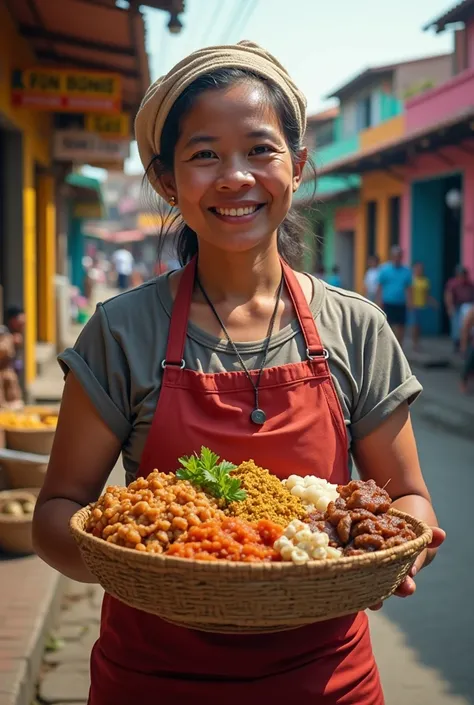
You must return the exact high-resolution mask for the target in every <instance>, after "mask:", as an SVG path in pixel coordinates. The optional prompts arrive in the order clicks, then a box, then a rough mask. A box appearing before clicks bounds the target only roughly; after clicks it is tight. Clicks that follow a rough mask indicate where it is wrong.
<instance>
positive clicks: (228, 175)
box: [216, 163, 255, 191]
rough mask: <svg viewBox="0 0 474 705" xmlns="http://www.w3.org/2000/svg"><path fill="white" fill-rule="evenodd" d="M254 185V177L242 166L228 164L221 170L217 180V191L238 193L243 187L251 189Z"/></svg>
mask: <svg viewBox="0 0 474 705" xmlns="http://www.w3.org/2000/svg"><path fill="white" fill-rule="evenodd" d="M254 185H255V177H254V176H253V174H252V173H251V172H250V171H249V170H248V168H246V167H245V166H244V165H243V164H237V163H234V164H229V165H227V166H224V167H223V168H222V171H221V173H220V174H219V176H218V178H217V183H216V186H217V189H218V190H219V191H238V190H240V189H241V188H243V187H247V188H251V187H252V186H254Z"/></svg>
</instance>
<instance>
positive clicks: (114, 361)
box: [58, 304, 132, 443]
mask: <svg viewBox="0 0 474 705" xmlns="http://www.w3.org/2000/svg"><path fill="white" fill-rule="evenodd" d="M58 362H59V364H60V366H61V368H62V369H63V371H64V374H65V375H67V374H68V372H69V371H71V372H72V373H73V374H74V376H75V377H76V378H77V380H78V381H79V383H80V384H81V386H82V388H83V389H84V391H85V392H86V394H87V396H88V397H89V399H90V401H91V402H92V404H93V405H94V407H95V408H96V410H97V412H98V413H99V415H100V417H101V418H102V419H103V421H104V422H105V423H106V424H107V426H108V427H109V428H110V429H111V431H112V432H113V433H114V434H115V435H116V436H117V438H118V439H119V440H120V441H121V442H122V443H123V442H124V441H125V440H126V439H127V438H128V436H129V434H130V432H131V429H132V424H131V422H130V402H129V399H130V393H129V386H130V379H129V374H127V370H128V365H127V361H126V359H125V356H124V354H123V352H122V350H121V347H120V345H119V343H118V342H117V341H116V340H115V338H114V336H113V334H112V332H111V330H110V327H109V325H108V321H107V315H106V313H105V310H104V308H103V306H102V305H101V304H99V305H98V306H97V309H96V311H95V313H94V314H93V316H92V317H91V318H90V320H89V321H88V323H87V324H86V326H85V327H84V329H83V330H82V333H81V334H80V336H79V338H78V339H77V342H76V344H75V346H74V347H73V348H68V349H67V350H65V351H64V352H63V353H61V354H60V355H59V356H58Z"/></svg>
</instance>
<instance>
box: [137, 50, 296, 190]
mask: <svg viewBox="0 0 474 705" xmlns="http://www.w3.org/2000/svg"><path fill="white" fill-rule="evenodd" d="M228 67H232V68H239V69H247V70H249V71H252V72H253V73H255V74H257V75H259V76H262V77H263V78H266V79H269V80H270V81H273V83H275V84H276V85H277V86H279V87H280V89H281V90H282V91H283V93H284V94H285V96H286V97H287V98H288V100H289V102H290V105H291V106H292V108H293V112H294V115H295V118H296V120H297V122H298V126H299V130H300V138H301V139H302V138H303V136H304V133H305V130H306V98H305V96H304V95H303V93H302V92H301V91H300V90H299V88H298V87H297V86H296V85H295V83H293V81H292V80H291V78H290V76H289V74H288V73H287V71H286V69H285V68H284V67H283V66H282V65H281V64H280V62H279V61H278V60H277V59H276V58H275V57H274V56H272V54H270V53H269V52H267V51H265V49H262V48H261V47H260V46H258V44H254V43H253V42H248V41H243V42H239V44H233V45H229V46H214V47H206V48H204V49H199V50H198V51H195V52H193V53H192V54H190V55H189V56H187V57H186V58H185V59H183V60H182V61H180V62H179V63H178V64H176V66H175V67H174V68H172V69H171V71H170V72H169V73H167V74H166V76H163V77H162V78H159V79H158V80H157V81H155V82H154V83H153V84H152V85H151V86H150V88H149V89H148V90H147V92H146V94H145V97H144V98H143V100H142V103H141V106H140V109H139V111H138V113H137V116H136V118H135V138H136V140H137V145H138V152H139V154H140V159H141V162H142V164H143V167H144V169H148V167H149V165H150V163H151V161H152V159H153V157H154V156H156V155H157V154H159V152H160V140H161V133H162V131H163V126H164V124H165V121H166V118H167V117H168V115H169V112H170V110H171V108H172V107H173V105H174V103H175V102H176V100H177V99H178V98H179V96H180V95H181V94H182V93H183V91H184V90H185V89H186V88H187V87H188V86H189V85H190V84H191V83H193V82H194V81H195V80H196V79H197V78H199V77H200V76H203V75H205V74H209V73H211V72H212V71H215V70H217V69H221V68H228ZM147 176H148V180H149V181H150V183H151V185H152V186H153V188H154V189H155V191H157V192H158V193H159V194H160V195H162V196H164V195H165V194H164V193H163V190H162V188H161V186H160V183H159V180H158V179H157V177H156V175H155V173H154V171H153V169H149V170H148V172H147Z"/></svg>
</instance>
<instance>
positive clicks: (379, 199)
mask: <svg viewBox="0 0 474 705" xmlns="http://www.w3.org/2000/svg"><path fill="white" fill-rule="evenodd" d="M404 188H405V184H404V182H403V181H402V180H400V179H398V178H395V177H394V176H392V175H391V174H388V173H387V172H384V171H373V172H370V173H368V174H365V175H363V176H362V180H361V187H360V208H359V218H358V222H357V229H356V262H355V270H356V271H355V279H356V288H357V290H358V291H360V292H362V290H363V281H364V274H365V270H366V266H367V203H368V202H369V201H376V203H377V223H376V231H377V236H376V251H377V254H378V255H379V257H380V258H381V259H382V260H386V259H387V258H388V255H389V250H390V199H391V198H393V197H394V196H402V194H403V191H404Z"/></svg>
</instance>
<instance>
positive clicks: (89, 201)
mask: <svg viewBox="0 0 474 705" xmlns="http://www.w3.org/2000/svg"><path fill="white" fill-rule="evenodd" d="M65 183H66V185H67V187H68V190H69V198H70V200H71V202H72V212H73V215H74V217H76V218H83V219H89V218H103V217H104V215H105V206H104V200H103V197H102V188H101V183H100V181H98V180H97V179H93V178H91V177H90V176H85V175H84V174H79V173H77V172H73V173H72V174H69V175H68V176H66V178H65Z"/></svg>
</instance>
